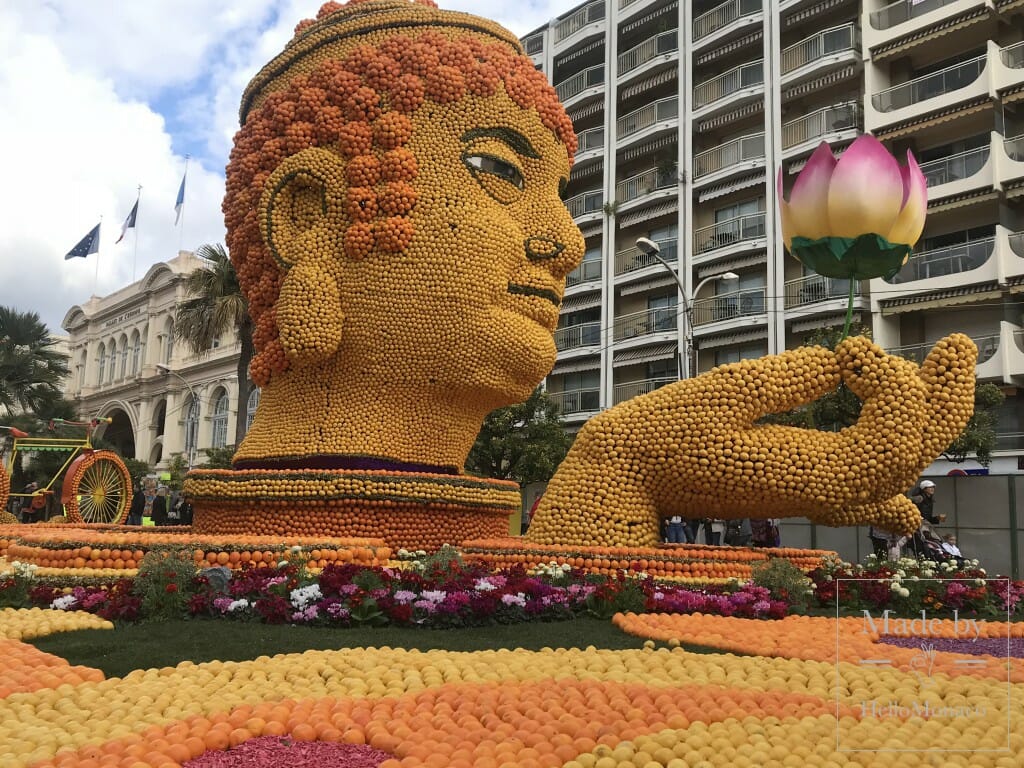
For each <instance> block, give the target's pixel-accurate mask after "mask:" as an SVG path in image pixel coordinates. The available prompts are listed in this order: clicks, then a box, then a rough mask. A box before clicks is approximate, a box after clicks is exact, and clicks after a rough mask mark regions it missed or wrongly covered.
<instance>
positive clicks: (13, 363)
mask: <svg viewBox="0 0 1024 768" xmlns="http://www.w3.org/2000/svg"><path fill="white" fill-rule="evenodd" d="M55 343H56V342H55V340H54V339H53V338H51V337H50V331H49V330H48V329H47V327H46V326H45V325H44V324H43V321H42V320H41V319H40V317H39V314H38V313H36V312H19V311H18V310H16V309H14V308H12V307H0V407H3V408H4V410H5V411H6V413H7V415H11V414H14V413H45V412H46V410H47V408H48V406H50V405H51V404H52V403H54V402H56V401H57V400H60V399H61V396H62V395H61V382H62V380H63V379H64V377H65V376H67V374H68V361H67V357H66V356H65V355H63V354H61V353H60V352H58V351H57V350H56V349H54V344H55Z"/></svg>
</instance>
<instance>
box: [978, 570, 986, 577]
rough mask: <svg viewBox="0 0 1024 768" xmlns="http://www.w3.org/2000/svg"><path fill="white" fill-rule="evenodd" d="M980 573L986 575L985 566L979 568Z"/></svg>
mask: <svg viewBox="0 0 1024 768" xmlns="http://www.w3.org/2000/svg"><path fill="white" fill-rule="evenodd" d="M978 573H980V574H981V575H983V576H984V575H986V571H985V569H984V568H979V569H978Z"/></svg>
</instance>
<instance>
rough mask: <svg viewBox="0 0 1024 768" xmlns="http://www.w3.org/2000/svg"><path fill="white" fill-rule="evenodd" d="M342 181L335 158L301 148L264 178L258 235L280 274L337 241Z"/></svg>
mask: <svg viewBox="0 0 1024 768" xmlns="http://www.w3.org/2000/svg"><path fill="white" fill-rule="evenodd" d="M344 178H345V174H344V166H343V165H342V162H341V159H340V158H339V157H338V156H337V155H335V154H334V153H332V152H328V151H327V150H325V149H304V150H302V151H301V152H299V153H297V154H295V155H292V156H291V157H289V158H287V159H286V160H285V161H284V162H283V163H281V165H279V166H278V167H277V168H276V169H275V170H274V172H273V173H272V174H271V175H270V178H269V179H267V183H266V184H265V185H264V187H263V196H262V197H261V198H260V232H261V234H262V235H263V242H265V243H266V244H267V247H268V248H269V249H270V253H271V255H273V257H274V258H275V259H276V260H277V262H278V264H280V265H281V267H282V269H288V268H290V267H291V266H293V265H295V264H298V263H299V262H301V261H302V260H303V259H305V258H307V257H309V256H313V255H315V254H317V253H322V252H323V250H324V246H325V245H327V244H328V243H331V242H333V241H335V240H336V239H338V238H339V237H340V236H341V234H342V229H343V227H344V222H343V221H342V220H341V217H342V215H343V214H342V211H343V210H344V209H343V205H344V192H345V190H344ZM330 250H333V248H331V249H330Z"/></svg>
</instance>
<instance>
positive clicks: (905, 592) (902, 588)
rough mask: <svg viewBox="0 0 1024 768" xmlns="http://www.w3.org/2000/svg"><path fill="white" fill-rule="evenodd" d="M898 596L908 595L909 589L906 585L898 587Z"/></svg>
mask: <svg viewBox="0 0 1024 768" xmlns="http://www.w3.org/2000/svg"><path fill="white" fill-rule="evenodd" d="M900 597H910V590H909V589H907V588H906V587H900Z"/></svg>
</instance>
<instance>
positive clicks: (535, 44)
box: [523, 34, 544, 56]
mask: <svg viewBox="0 0 1024 768" xmlns="http://www.w3.org/2000/svg"><path fill="white" fill-rule="evenodd" d="M523 47H524V48H525V49H526V54H527V55H528V56H533V55H535V54H538V53H540V52H541V51H543V50H544V35H543V34H540V35H534V36H533V37H528V38H526V40H524V41H523Z"/></svg>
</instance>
